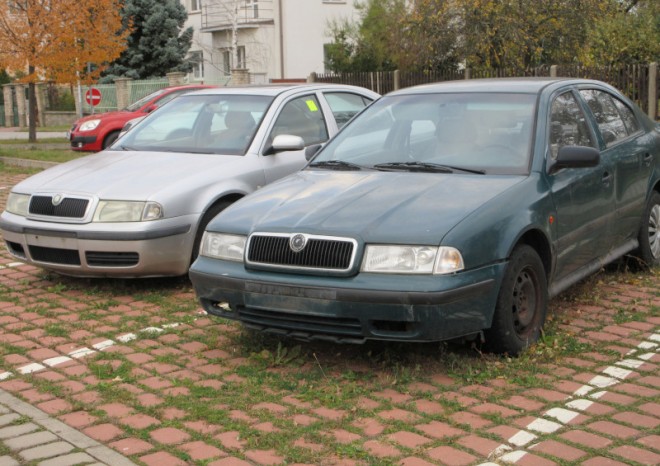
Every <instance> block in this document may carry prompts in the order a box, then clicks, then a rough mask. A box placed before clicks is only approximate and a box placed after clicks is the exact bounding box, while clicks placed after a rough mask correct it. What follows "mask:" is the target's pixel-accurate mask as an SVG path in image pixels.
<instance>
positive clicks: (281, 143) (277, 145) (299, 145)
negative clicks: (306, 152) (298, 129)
mask: <svg viewBox="0 0 660 466" xmlns="http://www.w3.org/2000/svg"><path fill="white" fill-rule="evenodd" d="M304 148H305V141H304V140H303V138H301V137H300V136H294V135H292V134H279V135H277V136H275V138H274V139H273V144H272V145H271V146H270V148H269V149H268V150H267V151H266V154H275V153H277V152H285V151H299V150H303V149H304Z"/></svg>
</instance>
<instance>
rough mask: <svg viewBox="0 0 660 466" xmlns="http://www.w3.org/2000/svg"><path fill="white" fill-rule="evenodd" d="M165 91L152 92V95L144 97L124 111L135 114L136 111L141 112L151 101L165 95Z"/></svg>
mask: <svg viewBox="0 0 660 466" xmlns="http://www.w3.org/2000/svg"><path fill="white" fill-rule="evenodd" d="M165 90H166V89H158V90H157V91H156V92H152V93H151V94H149V95H148V96H145V97H142V98H141V99H140V100H138V101H137V102H133V103H132V104H131V105H129V106H128V107H126V108H125V109H124V111H127V112H135V111H136V110H139V109H140V108H141V107H142V106H143V105H144V104H146V103H147V102H149V101H150V100H153V99H155V98H156V97H158V96H159V95H161V94H163V93H164V92H165Z"/></svg>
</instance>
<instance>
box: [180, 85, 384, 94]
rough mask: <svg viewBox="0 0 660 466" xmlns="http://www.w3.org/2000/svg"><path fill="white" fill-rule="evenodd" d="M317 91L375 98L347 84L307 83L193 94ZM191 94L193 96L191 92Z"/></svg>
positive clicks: (202, 91) (234, 87)
mask: <svg viewBox="0 0 660 466" xmlns="http://www.w3.org/2000/svg"><path fill="white" fill-rule="evenodd" d="M317 90H345V91H353V92H360V93H364V94H368V95H369V94H370V95H373V96H377V95H378V94H376V93H375V92H373V91H370V90H369V89H366V88H363V87H358V86H350V85H347V84H331V83H330V84H326V83H308V84H264V85H250V86H228V87H215V88H209V89H203V90H199V91H195V92H194V94H197V95H199V94H225V95H226V94H251V95H265V96H277V95H280V94H284V93H287V92H299V91H317ZM191 94H193V93H192V92H191Z"/></svg>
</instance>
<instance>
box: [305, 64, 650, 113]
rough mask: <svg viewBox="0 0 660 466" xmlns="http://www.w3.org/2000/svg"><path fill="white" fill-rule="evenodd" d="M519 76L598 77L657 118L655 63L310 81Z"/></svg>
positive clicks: (378, 87)
mask: <svg viewBox="0 0 660 466" xmlns="http://www.w3.org/2000/svg"><path fill="white" fill-rule="evenodd" d="M519 76H546V77H557V76H562V77H567V78H587V79H598V80H600V81H604V82H606V83H608V84H611V85H612V86H614V87H616V88H617V89H620V90H621V91H622V92H623V93H624V94H626V95H627V96H628V97H629V98H630V99H631V100H633V101H634V102H635V103H636V104H637V105H639V107H640V108H641V109H642V110H643V111H644V112H646V113H647V114H648V115H649V117H651V118H652V119H655V120H660V103H659V102H658V97H659V96H660V76H659V75H658V65H657V63H650V64H640V65H621V66H591V67H589V66H582V65H552V66H550V65H545V66H540V67H538V68H531V69H528V70H525V71H520V70H514V69H504V68H499V69H491V70H485V71H479V72H476V71H473V70H469V69H463V70H444V71H432V72H404V71H398V70H396V71H376V72H365V73H332V74H316V73H312V75H311V76H310V79H309V80H310V81H315V82H325V83H338V84H339V83H340V84H352V85H355V86H362V87H366V88H368V89H371V90H373V91H375V92H378V93H379V94H386V93H388V92H391V91H394V90H397V89H401V88H404V87H410V86H415V85H418V84H428V83H433V82H440V81H453V80H458V79H477V78H506V77H519Z"/></svg>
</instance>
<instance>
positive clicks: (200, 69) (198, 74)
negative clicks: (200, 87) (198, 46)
mask: <svg viewBox="0 0 660 466" xmlns="http://www.w3.org/2000/svg"><path fill="white" fill-rule="evenodd" d="M190 63H192V65H193V69H192V74H193V77H194V78H195V79H204V53H203V52H202V51H197V52H190Z"/></svg>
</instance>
